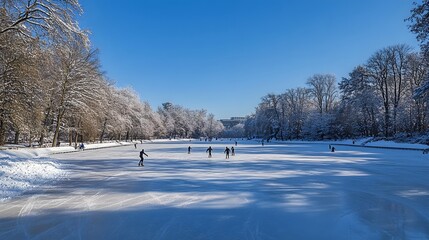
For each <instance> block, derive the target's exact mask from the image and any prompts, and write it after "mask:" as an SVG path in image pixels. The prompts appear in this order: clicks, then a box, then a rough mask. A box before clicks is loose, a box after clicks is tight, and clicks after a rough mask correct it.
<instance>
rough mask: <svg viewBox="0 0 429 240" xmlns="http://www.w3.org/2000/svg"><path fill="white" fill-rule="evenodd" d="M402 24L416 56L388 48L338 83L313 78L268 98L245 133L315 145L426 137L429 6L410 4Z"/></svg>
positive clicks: (405, 49) (428, 118)
mask: <svg viewBox="0 0 429 240" xmlns="http://www.w3.org/2000/svg"><path fill="white" fill-rule="evenodd" d="M407 21H408V22H409V23H410V25H409V28H410V30H411V31H412V32H413V33H415V34H416V35H417V40H418V41H419V42H420V47H421V52H413V51H412V50H411V48H410V47H409V46H407V45H394V46H389V47H386V48H383V49H380V50H378V51H377V52H375V53H374V54H373V55H372V56H370V57H369V58H368V60H367V61H366V62H365V63H362V64H361V65H359V66H356V67H355V68H354V69H353V71H352V72H351V73H350V74H349V76H348V77H346V78H342V79H341V80H340V81H339V83H338V84H337V82H336V81H337V80H336V79H335V76H333V75H329V74H316V75H314V76H312V77H310V78H309V79H308V80H307V87H303V88H296V89H288V90H286V91H285V92H284V93H282V94H268V95H266V96H264V97H263V98H262V101H261V103H260V104H259V106H258V107H257V108H256V112H255V114H253V115H252V116H250V117H249V118H248V119H247V121H246V123H245V126H244V128H245V134H246V135H247V136H249V137H253V136H258V137H263V138H278V139H318V140H320V139H337V138H355V137H368V136H371V137H385V138H392V137H393V138H394V137H396V138H401V139H403V138H404V137H405V138H406V137H410V136H414V135H427V130H428V126H429V115H428V111H429V109H428V106H429V103H428V102H429V98H428V96H429V95H428V94H429V93H428V91H429V78H428V77H429V76H428V73H429V68H428V66H429V65H428V63H429V28H428V26H429V1H427V0H424V1H419V3H418V2H415V3H414V8H413V9H412V10H411V16H410V17H409V18H408V19H407ZM423 141H425V143H429V140H428V139H424V140H423Z"/></svg>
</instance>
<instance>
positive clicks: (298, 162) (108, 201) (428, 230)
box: [0, 140, 429, 239]
mask: <svg viewBox="0 0 429 240" xmlns="http://www.w3.org/2000/svg"><path fill="white" fill-rule="evenodd" d="M232 144H233V142H230V141H217V142H200V141H195V140H192V141H168V142H160V141H155V142H151V143H145V144H138V146H137V149H135V148H134V146H123V147H116V148H104V149H98V150H92V151H80V152H73V153H67V154H56V155H53V156H51V158H52V161H54V162H56V163H59V164H61V168H64V169H66V170H67V173H68V175H67V178H62V179H59V180H58V181H56V182H55V183H53V184H52V187H49V188H43V187H42V188H39V189H33V190H32V191H30V192H28V193H24V195H22V196H21V197H19V198H14V199H11V200H7V201H4V202H2V203H0V206H1V207H0V239H118V238H123V239H429V206H428V205H427V202H429V174H428V172H429V156H428V155H424V154H422V152H421V151H407V150H392V149H388V150H386V149H373V148H357V147H350V146H340V147H338V149H337V151H336V152H334V153H332V152H330V151H329V148H328V144H325V143H301V144H299V143H293V144H288V143H287V142H286V143H266V144H265V146H261V145H260V143H258V142H255V141H249V142H242V141H239V144H238V146H236V153H237V155H236V156H231V157H230V159H225V155H224V153H223V150H224V148H225V146H229V147H231V146H232ZM209 145H211V146H212V147H213V148H214V153H213V157H212V158H210V159H209V158H207V153H206V152H205V151H206V149H207V147H208V146H209ZM188 146H191V147H192V153H191V154H187V147H188ZM141 148H144V149H145V152H146V153H147V154H148V155H149V157H147V159H146V160H145V167H143V168H142V167H138V166H137V163H138V160H139V159H138V153H139V150H140V149H141Z"/></svg>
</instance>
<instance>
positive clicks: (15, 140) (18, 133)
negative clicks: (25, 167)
mask: <svg viewBox="0 0 429 240" xmlns="http://www.w3.org/2000/svg"><path fill="white" fill-rule="evenodd" d="M19 135H20V132H19V130H18V131H16V132H15V139H14V141H13V143H14V144H18V143H19Z"/></svg>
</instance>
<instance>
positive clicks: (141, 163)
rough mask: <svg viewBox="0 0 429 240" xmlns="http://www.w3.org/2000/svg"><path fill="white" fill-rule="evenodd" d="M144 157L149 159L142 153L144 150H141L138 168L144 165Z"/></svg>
mask: <svg viewBox="0 0 429 240" xmlns="http://www.w3.org/2000/svg"><path fill="white" fill-rule="evenodd" d="M144 155H146V157H149V156H148V155H147V154H146V153H145V152H144V149H142V150H141V151H140V162H139V166H144V165H143V160H144Z"/></svg>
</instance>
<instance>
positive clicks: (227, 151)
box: [223, 147, 230, 159]
mask: <svg viewBox="0 0 429 240" xmlns="http://www.w3.org/2000/svg"><path fill="white" fill-rule="evenodd" d="M229 151H230V150H229V148H228V147H226V148H225V151H223V152H224V153H226V156H225V158H226V159H228V158H229Z"/></svg>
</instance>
